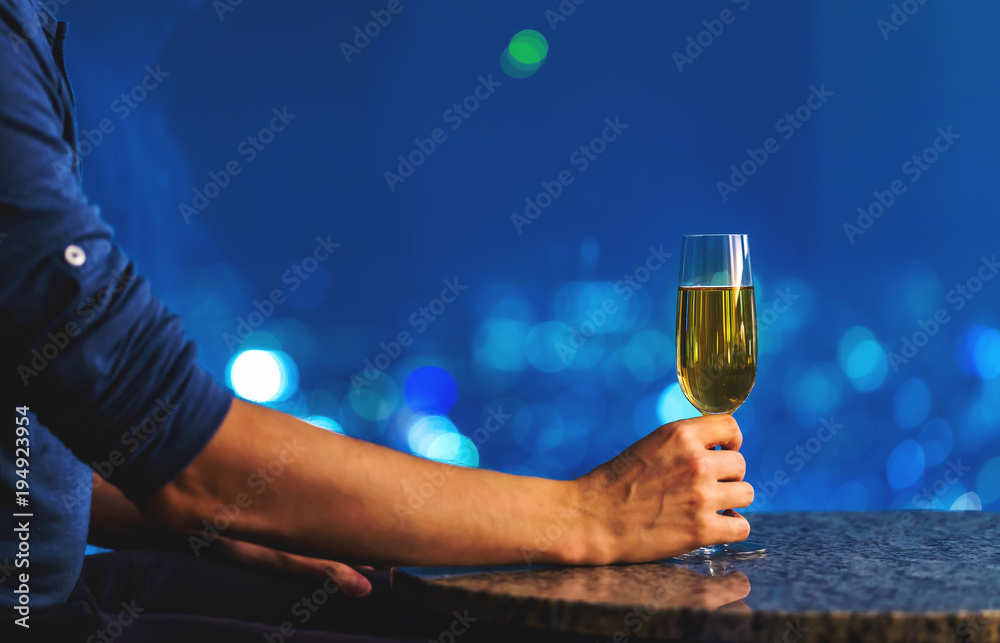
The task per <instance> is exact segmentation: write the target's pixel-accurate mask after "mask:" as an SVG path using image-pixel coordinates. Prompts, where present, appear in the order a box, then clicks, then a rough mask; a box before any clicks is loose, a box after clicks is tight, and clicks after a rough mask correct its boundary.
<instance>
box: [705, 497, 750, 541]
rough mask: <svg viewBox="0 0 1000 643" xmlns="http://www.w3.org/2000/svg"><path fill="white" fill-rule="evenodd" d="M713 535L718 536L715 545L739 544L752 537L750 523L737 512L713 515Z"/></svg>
mask: <svg viewBox="0 0 1000 643" xmlns="http://www.w3.org/2000/svg"><path fill="white" fill-rule="evenodd" d="M726 484H735V485H740V484H746V483H745V482H728V483H726ZM711 520H712V523H711V524H712V533H713V534H715V535H716V538H715V539H713V541H712V543H710V544H713V545H718V544H722V543H738V542H740V541H741V540H746V538H747V536H749V535H750V523H749V522H747V519H746V518H744V517H743V516H741V515H740V514H739V513H737V512H735V511H732V510H730V511H727V512H726V513H724V514H712V519H711Z"/></svg>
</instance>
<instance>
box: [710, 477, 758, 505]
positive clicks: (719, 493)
mask: <svg viewBox="0 0 1000 643" xmlns="http://www.w3.org/2000/svg"><path fill="white" fill-rule="evenodd" d="M714 492H715V498H714V502H713V503H712V504H713V507H712V508H713V509H719V510H721V509H732V508H734V507H749V506H750V504H751V503H752V502H753V494H754V491H753V485H751V484H750V483H749V482H720V483H718V484H716V485H714Z"/></svg>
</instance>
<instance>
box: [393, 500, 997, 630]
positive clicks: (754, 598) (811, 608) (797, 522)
mask: <svg viewBox="0 0 1000 643" xmlns="http://www.w3.org/2000/svg"><path fill="white" fill-rule="evenodd" d="M748 519H749V520H750V522H751V525H752V528H753V532H752V534H751V539H752V540H754V541H757V542H759V543H762V544H764V545H765V546H766V547H767V549H768V551H767V553H766V554H764V555H763V556H759V557H756V558H747V559H723V560H718V561H707V562H706V561H682V560H678V559H668V560H664V561H659V562H656V563H650V564H642V565H616V566H607V567H542V566H538V565H532V566H521V567H492V568H398V569H395V570H394V571H393V585H394V591H397V592H398V593H399V594H400V595H401V596H402V597H403V598H404V600H409V601H413V602H415V603H417V604H419V605H421V606H423V607H426V608H429V609H433V610H437V611H441V612H444V613H448V612H452V611H456V610H457V611H460V612H461V611H463V610H467V613H468V615H470V616H472V617H474V618H476V619H477V622H479V623H486V624H495V625H503V626H514V627H518V628H524V631H528V632H531V631H536V632H538V631H546V632H549V633H553V634H555V633H573V634H577V635H584V636H586V637H589V638H588V639H587V640H593V641H613V642H614V643H624V642H625V641H626V640H640V639H646V640H698V641H767V642H768V643H771V642H772V641H784V642H785V643H808V642H810V641H941V642H947V643H951V642H958V643H966V642H968V643H973V642H974V643H1000V514H998V513H983V512H971V511H970V512H932V511H898V512H827V513H822V512H817V513H785V514H750V515H748Z"/></svg>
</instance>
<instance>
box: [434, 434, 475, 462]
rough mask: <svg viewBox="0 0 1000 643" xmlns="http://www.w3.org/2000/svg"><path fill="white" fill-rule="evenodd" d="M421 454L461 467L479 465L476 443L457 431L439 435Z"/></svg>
mask: <svg viewBox="0 0 1000 643" xmlns="http://www.w3.org/2000/svg"><path fill="white" fill-rule="evenodd" d="M422 455H423V456H424V457H426V458H429V459H431V460H437V461H438V462H447V463H448V464H457V465H460V466H463V467H478V466H479V450H478V449H477V448H476V445H475V444H474V443H473V442H472V440H470V439H469V438H467V437H465V436H464V435H461V434H459V433H445V434H444V435H439V436H438V437H437V438H435V439H434V441H433V442H431V444H430V446H428V447H427V451H426V452H425V453H423V454H422Z"/></svg>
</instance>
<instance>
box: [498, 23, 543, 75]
mask: <svg viewBox="0 0 1000 643" xmlns="http://www.w3.org/2000/svg"><path fill="white" fill-rule="evenodd" d="M548 55H549V43H548V42H547V41H546V40H545V36H543V35H542V34H540V33H538V32H537V31H535V30H534V29H524V30H522V31H519V32H517V33H516V34H514V36H513V37H512V38H511V39H510V44H509V45H508V46H507V48H506V49H504V51H503V53H502V54H501V55H500V68H501V69H503V71H504V73H505V74H507V75H508V76H510V77H511V78H527V77H528V76H531V75H532V74H534V73H535V72H536V71H538V68H539V67H541V66H542V63H544V62H545V58H546V57H547V56H548Z"/></svg>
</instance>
